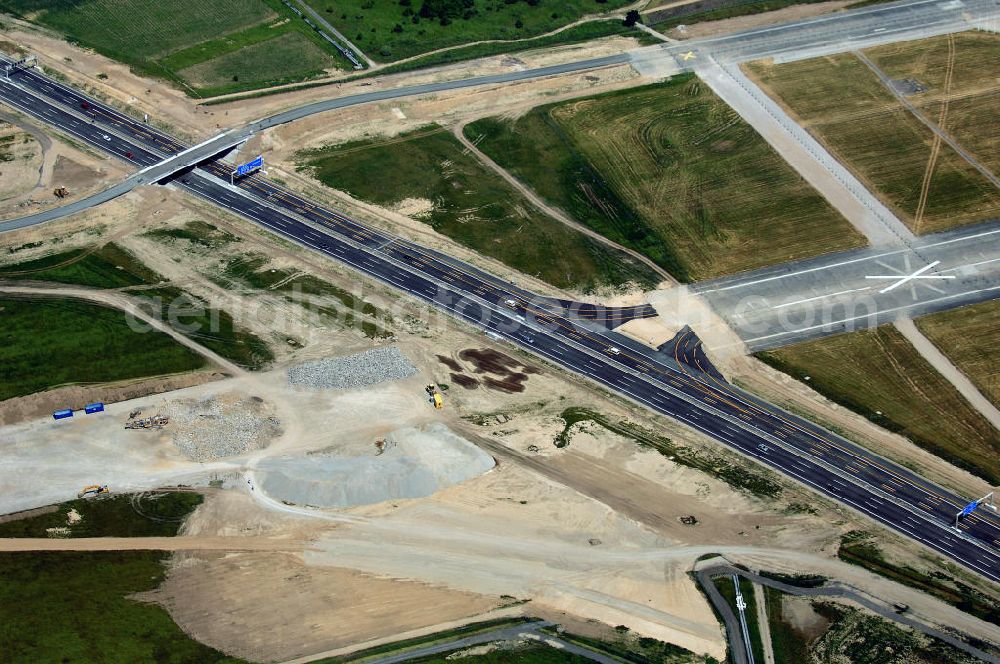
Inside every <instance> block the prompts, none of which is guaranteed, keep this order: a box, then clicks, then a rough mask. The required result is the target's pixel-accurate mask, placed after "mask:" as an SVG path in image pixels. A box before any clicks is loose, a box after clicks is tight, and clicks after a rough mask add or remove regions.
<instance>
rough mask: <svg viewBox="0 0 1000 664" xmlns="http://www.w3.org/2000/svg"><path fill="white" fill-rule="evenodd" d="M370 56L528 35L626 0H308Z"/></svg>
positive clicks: (391, 57)
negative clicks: (555, 0) (519, 0)
mask: <svg viewBox="0 0 1000 664" xmlns="http://www.w3.org/2000/svg"><path fill="white" fill-rule="evenodd" d="M307 2H308V4H310V5H311V6H312V7H313V9H315V10H316V11H317V12H319V13H320V14H321V15H322V16H323V17H324V18H325V19H326V20H327V21H328V22H329V23H330V24H331V25H333V26H334V27H336V28H337V29H338V30H340V31H341V32H342V33H343V34H344V35H345V36H346V37H347V38H349V39H351V40H352V41H354V44H355V45H356V46H357V47H358V48H359V49H361V50H362V51H364V52H365V53H367V54H368V56H369V57H371V58H373V59H375V60H378V61H382V62H391V61H393V60H399V59H400V58H406V57H410V56H413V55H419V54H421V53H426V52H428V51H433V50H436V49H439V48H445V47H447V46H456V45H458V44H467V43H469V42H474V41H480V40H485V39H505V40H508V39H524V38H526V37H534V36H537V35H540V34H543V33H546V32H550V31H552V30H555V29H556V28H559V27H562V26H564V25H566V24H568V23H571V22H573V21H575V20H576V19H578V18H580V17H581V16H584V15H587V14H597V13H602V12H610V11H613V10H616V9H618V8H620V7H624V6H625V5H627V4H629V3H628V1H627V0H562V1H561V2H553V1H551V0H546V1H545V2H541V1H540V0H530V1H528V2H524V3H522V2H517V1H516V0H515V1H513V2H511V1H509V0H505V1H504V2H500V1H499V0H412V1H411V0H307Z"/></svg>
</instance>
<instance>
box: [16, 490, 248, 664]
mask: <svg viewBox="0 0 1000 664" xmlns="http://www.w3.org/2000/svg"><path fill="white" fill-rule="evenodd" d="M200 502H201V496H200V495H198V494H167V495H164V496H162V497H161V498H159V499H156V500H149V499H146V500H143V502H142V512H143V514H142V515H140V514H139V513H138V512H137V511H136V510H135V509H134V507H133V505H132V503H131V500H130V496H118V497H115V498H112V499H108V500H75V501H71V502H69V503H64V504H62V505H59V508H58V510H57V511H55V512H52V513H50V514H44V515H42V516H37V517H34V518H29V519H23V520H19V521H12V522H9V523H5V524H0V536H3V537H48V536H50V533H49V532H46V529H47V528H63V529H65V531H66V532H65V536H66V537H95V536H96V537H109V536H117V537H141V536H154V535H155V536H172V535H176V534H177V530H178V529H179V527H180V525H181V523H182V521H183V519H184V518H185V517H186V516H187V515H188V514H189V513H190V512H191V511H192V510H193V509H194V508H195V507H196V506H197V505H198V504H199V503H200ZM71 509H72V510H75V513H76V514H78V515H79V516H80V517H81V518H80V520H79V522H78V523H77V524H72V523H71V520H69V519H68V518H67V515H68V514H69V511H70V510H71ZM169 557H170V554H169V553H164V552H160V551H113V552H98V553H92V552H41V553H38V552H36V553H3V554H0V577H2V578H3V579H4V583H0V601H2V602H3V603H4V605H5V606H11V607H12V606H17V607H18V610H17V611H8V612H6V618H5V619H4V620H3V621H2V623H0V647H2V649H3V653H4V661H5V662H18V663H20V662H24V663H28V662H84V661H95V660H100V661H105V662H206V663H209V662H211V663H218V664H222V663H223V662H225V663H232V664H236V663H237V662H239V661H240V660H237V659H233V658H228V657H226V656H225V655H224V654H223V653H220V652H218V651H216V650H213V649H212V648H209V647H207V646H203V645H201V644H200V643H198V642H196V641H194V640H192V639H191V638H190V637H188V636H187V635H186V634H185V633H184V632H182V631H181V629H180V628H179V627H178V626H177V625H176V624H175V623H174V622H173V620H172V619H171V618H170V614H169V613H167V611H166V610H165V609H163V608H162V607H160V606H157V605H155V604H150V603H146V602H142V601H139V600H137V599H135V598H134V597H133V595H134V594H135V593H139V592H143V591H150V590H154V589H155V588H156V587H157V586H159V585H160V583H161V582H162V581H163V579H164V577H165V575H166V570H167V568H166V564H167V561H168V559H169ZM95 653H98V654H95Z"/></svg>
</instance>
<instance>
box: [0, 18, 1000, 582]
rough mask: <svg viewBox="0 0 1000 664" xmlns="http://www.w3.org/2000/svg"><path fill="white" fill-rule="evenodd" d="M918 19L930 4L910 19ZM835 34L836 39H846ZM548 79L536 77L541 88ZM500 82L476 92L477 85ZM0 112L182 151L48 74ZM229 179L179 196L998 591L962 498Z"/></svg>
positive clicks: (21, 83)
mask: <svg viewBox="0 0 1000 664" xmlns="http://www.w3.org/2000/svg"><path fill="white" fill-rule="evenodd" d="M911 5H920V6H925V5H926V3H924V2H918V3H905V4H904V5H903V6H904V7H909V6H911ZM879 11H880V12H882V13H879V14H878V16H881V17H884V16H885V14H884V11H883V10H879ZM831 34H833V35H836V34H837V32H836V30H833V31H832V32H831ZM588 62H595V61H588ZM539 71H541V70H535V73H534V74H533V75H534V76H537V75H540V74H539V73H538V72H539ZM520 74H525V75H527V74H528V72H520ZM505 76H506V75H505ZM494 78H495V77H483V78H480V79H476V80H477V81H478V82H477V83H476V84H481V83H482V82H484V81H487V80H493V79H494ZM444 85H448V84H444ZM420 87H421V86H416V87H415V88H411V90H413V89H418V88H420ZM460 87H462V86H460ZM373 94H385V93H373ZM0 99H3V100H5V101H6V102H7V103H9V104H11V105H14V106H16V107H18V108H21V109H22V110H25V112H27V113H29V114H32V115H34V116H36V117H40V118H42V119H44V120H45V121H46V122H49V123H51V124H55V125H57V126H58V127H59V128H60V129H62V130H63V131H66V132H68V133H72V134H73V135H75V136H78V137H79V138H80V139H81V140H84V141H86V142H87V143H89V144H91V145H94V146H96V147H99V148H101V149H104V150H105V151H107V152H109V153H111V154H114V155H117V156H119V157H121V158H124V155H125V153H128V152H130V153H132V157H130V158H128V160H130V161H131V162H133V163H136V164H138V165H140V166H145V167H147V169H148V170H147V171H146V172H147V177H151V175H150V174H151V173H154V174H155V173H157V172H159V173H162V172H164V170H160V171H156V170H155V169H157V168H161V167H162V164H163V162H164V159H163V158H164V155H167V154H176V153H178V152H181V151H184V150H185V146H183V145H182V144H180V143H179V142H177V141H176V140H175V139H173V138H171V137H169V136H166V135H165V134H162V133H160V132H157V131H156V130H153V129H151V128H149V127H148V126H146V125H144V124H142V123H140V122H138V121H136V120H134V119H132V118H129V117H127V116H125V115H123V114H121V113H119V112H117V111H115V110H114V109H111V108H109V107H107V106H104V105H102V104H100V103H99V102H97V101H96V100H92V99H89V98H87V97H85V96H84V95H82V94H81V93H79V92H77V91H75V90H73V89H72V88H68V87H67V86H63V85H61V84H59V83H57V82H54V81H51V80H49V79H47V78H45V77H44V76H42V75H41V74H39V73H37V72H18V73H16V74H15V75H14V82H13V83H10V82H7V81H4V80H2V79H0ZM82 102H86V103H87V108H85V109H84V108H83V107H82V106H81V103H82ZM321 103H325V102H321ZM333 103H338V102H337V100H334V102H333ZM312 106H313V107H315V106H316V105H312ZM311 112H319V110H315V109H314V110H312V111H311ZM276 117H277V116H276ZM291 119H294V118H292V117H290V116H289V117H288V118H287V119H285V120H283V121H290V120H291ZM196 149H197V148H196ZM188 150H191V149H188ZM228 174H229V171H228V167H226V166H225V165H223V164H221V163H219V162H212V163H207V164H205V165H204V166H202V167H199V168H197V169H195V170H192V171H188V172H185V173H183V174H181V176H180V177H179V179H178V180H175V181H174V182H175V184H176V185H177V186H178V187H180V188H181V189H184V190H185V191H187V192H189V193H191V194H193V195H196V196H199V197H201V198H204V199H205V200H208V201H210V202H212V203H214V204H216V205H219V206H221V207H225V208H227V209H229V210H231V211H232V212H234V213H236V214H238V215H241V216H243V217H245V218H247V219H250V220H252V221H254V222H256V223H257V224H259V225H261V226H263V227H265V228H267V229H269V230H270V231H272V232H273V233H275V234H277V235H280V236H282V237H285V238H287V239H289V240H291V241H294V242H296V243H298V244H300V245H302V246H304V247H308V248H310V249H312V250H314V251H316V252H318V253H321V254H324V255H325V256H328V257H330V258H332V259H334V260H337V261H340V262H342V263H345V264H347V265H349V266H351V267H353V268H355V269H356V270H357V271H359V272H361V273H364V274H365V275H367V276H369V277H371V278H373V279H375V280H377V281H380V282H382V283H384V284H387V285H389V286H391V287H393V288H396V289H398V290H401V291H403V292H404V293H407V294H409V295H410V296H412V297H414V298H417V299H418V300H421V301H423V302H425V303H429V304H431V305H433V306H434V307H437V308H438V309H440V310H443V311H445V312H447V313H450V314H452V315H453V316H454V317H456V318H458V319H461V320H463V321H465V322H467V323H469V324H470V325H472V326H473V327H474V328H477V329H480V330H483V331H485V332H486V333H487V334H488V335H490V336H491V337H493V338H494V339H496V340H498V341H499V340H503V341H507V342H510V343H512V344H515V345H516V346H518V347H520V348H522V349H524V350H526V351H528V352H531V353H533V354H535V355H536V356H538V357H541V358H544V359H545V360H548V361H549V362H550V363H551V364H554V365H557V366H559V367H561V368H565V369H567V370H569V371H571V372H573V373H575V374H576V375H578V376H581V377H585V378H587V379H589V380H592V381H594V382H595V383H597V384H599V385H601V386H603V387H605V388H606V389H609V390H611V391H612V392H615V393H617V394H619V395H621V396H623V397H625V398H628V399H631V400H633V401H634V402H636V403H638V404H641V405H643V406H646V407H648V408H649V409H651V410H653V411H655V412H658V413H661V414H664V415H667V416H670V417H672V418H674V419H676V420H679V421H681V422H683V423H685V424H687V425H688V426H690V427H691V428H693V429H695V430H697V431H699V432H702V433H704V434H706V435H708V436H710V437H712V438H714V439H715V440H717V441H719V442H720V443H722V444H724V445H726V446H728V447H730V448H731V449H733V450H735V451H737V452H738V453H740V454H742V455H744V456H747V457H750V458H751V459H753V460H755V461H757V462H758V463H760V464H763V465H765V466H768V467H770V468H773V469H775V470H778V471H779V472H781V473H783V474H784V475H785V476H787V477H789V478H791V479H793V480H795V481H798V482H800V483H802V484H804V485H805V486H807V487H809V488H811V489H813V490H815V491H817V492H819V493H822V494H824V495H827V496H829V497H831V498H833V499H834V500H837V501H839V502H840V503H842V504H844V505H846V506H848V507H850V508H852V509H854V510H855V511H857V512H859V513H861V514H864V515H866V516H869V517H871V518H872V519H874V520H876V521H878V522H880V523H882V524H883V525H885V526H887V527H889V528H891V529H893V530H895V531H897V532H899V533H901V534H903V535H906V536H907V537H909V538H911V539H912V540H914V541H916V542H920V543H922V544H924V545H925V546H927V547H929V548H930V549H932V550H934V551H936V552H938V553H940V554H942V555H944V556H946V557H948V558H950V559H952V560H954V561H956V562H958V563H960V564H962V565H964V566H966V567H967V568H969V569H971V570H973V571H975V572H978V573H979V574H982V575H983V576H985V577H987V578H989V579H992V580H994V581H1000V551H998V547H1000V519H998V517H997V516H996V515H995V514H992V513H990V512H982V513H976V514H973V515H970V516H969V517H968V518H966V519H965V520H964V521H963V522H962V523H961V528H960V529H959V530H955V529H953V528H952V527H951V523H952V521H953V519H954V514H955V513H956V512H957V511H958V510H960V509H961V507H962V506H963V505H964V504H965V503H966V502H967V501H968V499H969V497H960V496H956V495H954V494H953V493H951V492H949V491H946V490H944V489H942V488H941V487H938V486H936V485H934V484H932V483H930V482H928V481H927V480H925V479H923V478H921V477H920V476H918V475H916V474H915V473H913V472H912V471H910V470H908V469H906V468H903V467H901V466H898V465H896V464H894V463H892V462H890V461H888V460H886V459H883V458H881V457H879V456H878V455H877V454H875V453H873V452H871V451H870V450H867V449H864V448H861V447H858V446H856V445H854V444H853V443H850V442H848V441H846V440H844V439H842V438H840V437H838V436H836V435H834V434H832V433H831V432H828V431H826V430H824V429H822V428H820V427H818V426H816V425H814V424H812V423H810V422H808V421H806V420H803V419H801V418H798V417H796V416H794V415H791V414H789V413H786V412H784V411H781V410H780V409H778V408H776V407H774V406H772V405H771V404H768V403H766V402H764V401H762V400H760V399H758V398H756V397H754V396H753V395H751V394H748V393H746V392H743V391H742V390H740V389H739V388H737V387H734V386H732V385H729V384H728V383H727V382H725V380H724V379H722V378H721V377H720V376H717V375H712V374H711V373H704V372H701V371H698V370H697V368H691V367H689V366H687V365H685V364H684V363H682V362H680V361H679V359H678V357H671V356H669V355H667V354H664V353H660V352H658V351H654V350H651V349H649V348H646V347H644V346H642V345H641V344H638V343H637V342H634V341H632V340H630V339H628V338H626V337H623V336H620V335H615V334H613V333H608V332H607V329H606V327H607V326H606V320H604V319H605V318H606V317H607V312H600V311H596V312H594V316H593V318H591V319H589V320H586V319H585V318H586V317H580V316H572V315H569V313H568V312H567V311H566V309H565V308H564V307H562V306H560V305H559V302H558V301H557V300H553V299H551V298H539V297H537V296H535V295H534V294H533V293H530V292H529V291H525V290H523V289H519V288H516V287H514V286H512V285H511V284H508V283H506V282H505V281H503V280H501V279H498V278H497V277H494V276H492V275H489V274H486V273H484V272H483V271H481V270H477V269H475V268H473V267H471V266H468V265H466V264H464V263H462V262H461V261H457V260H455V259H452V258H449V257H447V256H444V255H442V254H440V253H439V252H434V251H431V250H427V249H424V248H423V247H420V246H419V245H416V244H413V243H411V242H408V241H405V240H402V239H401V238H398V237H395V236H392V235H389V234H387V233H383V232H381V231H376V230H374V229H371V228H368V227H366V226H364V225H362V224H359V223H358V222H356V221H354V220H352V219H350V218H348V217H346V216H344V215H342V214H339V213H337V212H335V211H332V210H328V209H325V208H322V207H320V206H318V205H316V204H315V203H313V202H311V201H309V200H308V199H305V198H303V197H302V196H300V195H299V194H296V193H294V192H291V191H288V190H285V189H283V188H281V187H279V186H278V185H276V184H275V183H273V182H270V181H268V180H267V179H266V178H262V177H259V176H256V175H255V176H251V177H246V178H243V179H241V180H239V181H238V182H237V183H236V185H235V186H233V185H231V184H230V183H229V181H228ZM508 302H510V304H508ZM637 313H641V312H637ZM678 348H680V345H677V346H675V352H676V351H677V349H678Z"/></svg>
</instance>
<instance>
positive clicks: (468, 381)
mask: <svg viewBox="0 0 1000 664" xmlns="http://www.w3.org/2000/svg"><path fill="white" fill-rule="evenodd" d="M451 380H452V382H454V383H455V384H456V385H461V386H462V387H464V388H465V389H467V390H474V389H476V388H477V387H479V381H478V380H476V379H475V378H473V377H472V376H466V375H465V374H460V373H452V374H451Z"/></svg>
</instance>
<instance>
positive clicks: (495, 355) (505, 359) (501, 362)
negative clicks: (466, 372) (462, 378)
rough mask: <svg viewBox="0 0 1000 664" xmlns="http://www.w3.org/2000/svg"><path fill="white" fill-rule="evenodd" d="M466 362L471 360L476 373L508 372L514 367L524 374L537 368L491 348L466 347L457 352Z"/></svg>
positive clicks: (502, 373)
mask: <svg viewBox="0 0 1000 664" xmlns="http://www.w3.org/2000/svg"><path fill="white" fill-rule="evenodd" d="M458 356H459V357H460V358H462V359H463V360H465V361H466V362H471V363H472V364H474V365H475V366H476V373H492V374H500V375H504V374H508V373H513V372H514V370H515V369H520V370H521V371H522V372H524V373H526V374H536V373H539V370H538V369H537V368H535V367H532V366H529V365H526V364H521V362H519V361H518V360H516V359H514V358H513V357H510V356H509V355H504V354H503V353H501V352H499V351H495V350H493V349H491V348H480V349H478V350H477V349H474V348H467V349H466V350H463V351H462V352H460V353H459V354H458Z"/></svg>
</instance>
